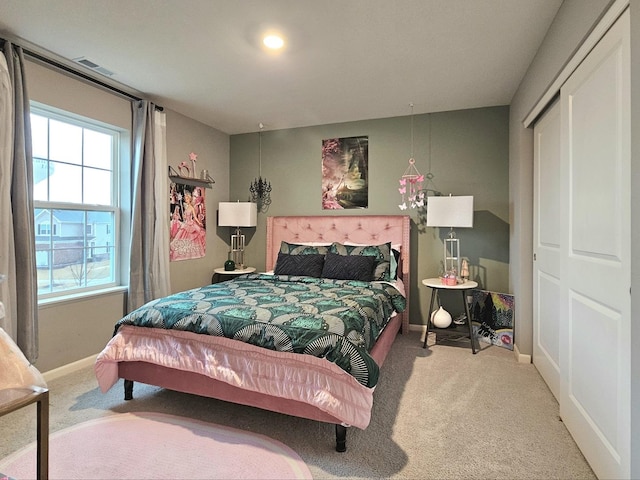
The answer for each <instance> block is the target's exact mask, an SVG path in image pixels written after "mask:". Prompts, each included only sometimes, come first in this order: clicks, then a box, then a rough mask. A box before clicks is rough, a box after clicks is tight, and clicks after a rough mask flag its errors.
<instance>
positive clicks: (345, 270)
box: [322, 252, 376, 282]
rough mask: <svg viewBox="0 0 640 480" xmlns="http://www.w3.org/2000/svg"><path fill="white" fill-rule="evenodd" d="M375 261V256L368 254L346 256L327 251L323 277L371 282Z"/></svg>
mask: <svg viewBox="0 0 640 480" xmlns="http://www.w3.org/2000/svg"><path fill="white" fill-rule="evenodd" d="M375 261H376V259H375V257H370V256H366V255H348V256H346V255H338V254H336V253H331V252H327V254H326V256H325V258H324V268H323V269H322V278H333V279H335V280H360V281H362V282H370V281H371V277H372V275H373V267H374V265H375Z"/></svg>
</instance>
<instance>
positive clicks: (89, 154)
mask: <svg viewBox="0 0 640 480" xmlns="http://www.w3.org/2000/svg"><path fill="white" fill-rule="evenodd" d="M112 138H113V137H112V136H111V135H107V134H106V133H102V132H96V131H93V130H87V129H85V131H84V165H85V166H87V167H97V168H103V169H105V170H111V158H112V155H111V140H112Z"/></svg>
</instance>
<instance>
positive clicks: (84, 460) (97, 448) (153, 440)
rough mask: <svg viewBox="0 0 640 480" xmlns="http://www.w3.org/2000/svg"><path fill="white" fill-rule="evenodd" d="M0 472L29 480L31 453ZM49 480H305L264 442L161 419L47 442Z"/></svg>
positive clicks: (105, 426) (130, 417) (303, 469)
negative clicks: (299, 479)
mask: <svg viewBox="0 0 640 480" xmlns="http://www.w3.org/2000/svg"><path fill="white" fill-rule="evenodd" d="M0 472H2V473H3V474H5V475H8V476H10V477H14V478H19V479H20V480H26V479H30V478H35V477H36V446H35V443H34V444H32V445H29V446H27V447H25V448H23V449H22V450H19V451H18V452H15V453H13V454H11V455H10V456H9V457H7V458H5V459H4V460H2V461H0ZM49 478H50V479H52V480H54V479H65V480H71V479H82V480H87V479H107V478H108V479H115V478H118V479H127V478H129V479H142V478H147V479H150V478H154V479H155V478H167V479H175V478H188V479H213V478H223V479H232V478H251V479H256V478H260V479H263V478H264V479H267V478H273V479H290V478H296V479H297V478H302V479H311V478H312V476H311V472H310V471H309V468H308V467H307V465H306V464H305V463H304V462H303V461H302V459H301V458H300V457H299V456H298V454H297V453H296V452H294V451H293V450H292V449H291V448H289V447H288V446H286V445H284V444H283V443H280V442H278V441H275V440H272V439H270V438H268V437H266V436H264V435H259V434H255V433H250V432H244V431H242V430H237V429H235V428H229V427H224V426H220V425H215V424H211V423H205V422H200V421H197V420H191V419H188V418H184V417H176V416H174V415H165V414H161V413H146V412H145V413H123V414H116V415H111V416H108V417H104V418H99V419H97V420H92V421H88V422H84V423H80V424H78V425H75V426H73V427H70V428H67V429H64V430H60V431H59V432H56V433H53V434H52V435H50V437H49Z"/></svg>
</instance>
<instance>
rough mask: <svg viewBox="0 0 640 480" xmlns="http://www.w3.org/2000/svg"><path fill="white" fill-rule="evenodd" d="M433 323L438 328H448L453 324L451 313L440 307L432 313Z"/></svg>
mask: <svg viewBox="0 0 640 480" xmlns="http://www.w3.org/2000/svg"><path fill="white" fill-rule="evenodd" d="M431 323H433V326H434V327H436V328H447V327H448V326H449V325H451V314H450V313H449V312H447V311H446V310H445V309H444V308H442V307H440V308H439V309H438V310H436V311H435V312H433V313H432V314H431Z"/></svg>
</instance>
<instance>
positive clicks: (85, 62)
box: [73, 57, 115, 77]
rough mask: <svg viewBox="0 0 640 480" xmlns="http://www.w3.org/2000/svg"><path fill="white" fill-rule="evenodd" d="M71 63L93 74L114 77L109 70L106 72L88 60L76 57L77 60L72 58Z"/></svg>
mask: <svg viewBox="0 0 640 480" xmlns="http://www.w3.org/2000/svg"><path fill="white" fill-rule="evenodd" d="M73 61H74V62H76V63H79V64H80V65H82V66H85V67H87V68H89V69H91V70H93V71H94V72H98V73H100V74H102V75H106V76H107V77H112V76H113V75H115V73H113V72H112V71H111V70H107V69H106V68H104V67H101V66H100V65H98V64H97V63H95V62H92V61H91V60H89V59H88V58H85V57H78V58H74V59H73Z"/></svg>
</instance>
